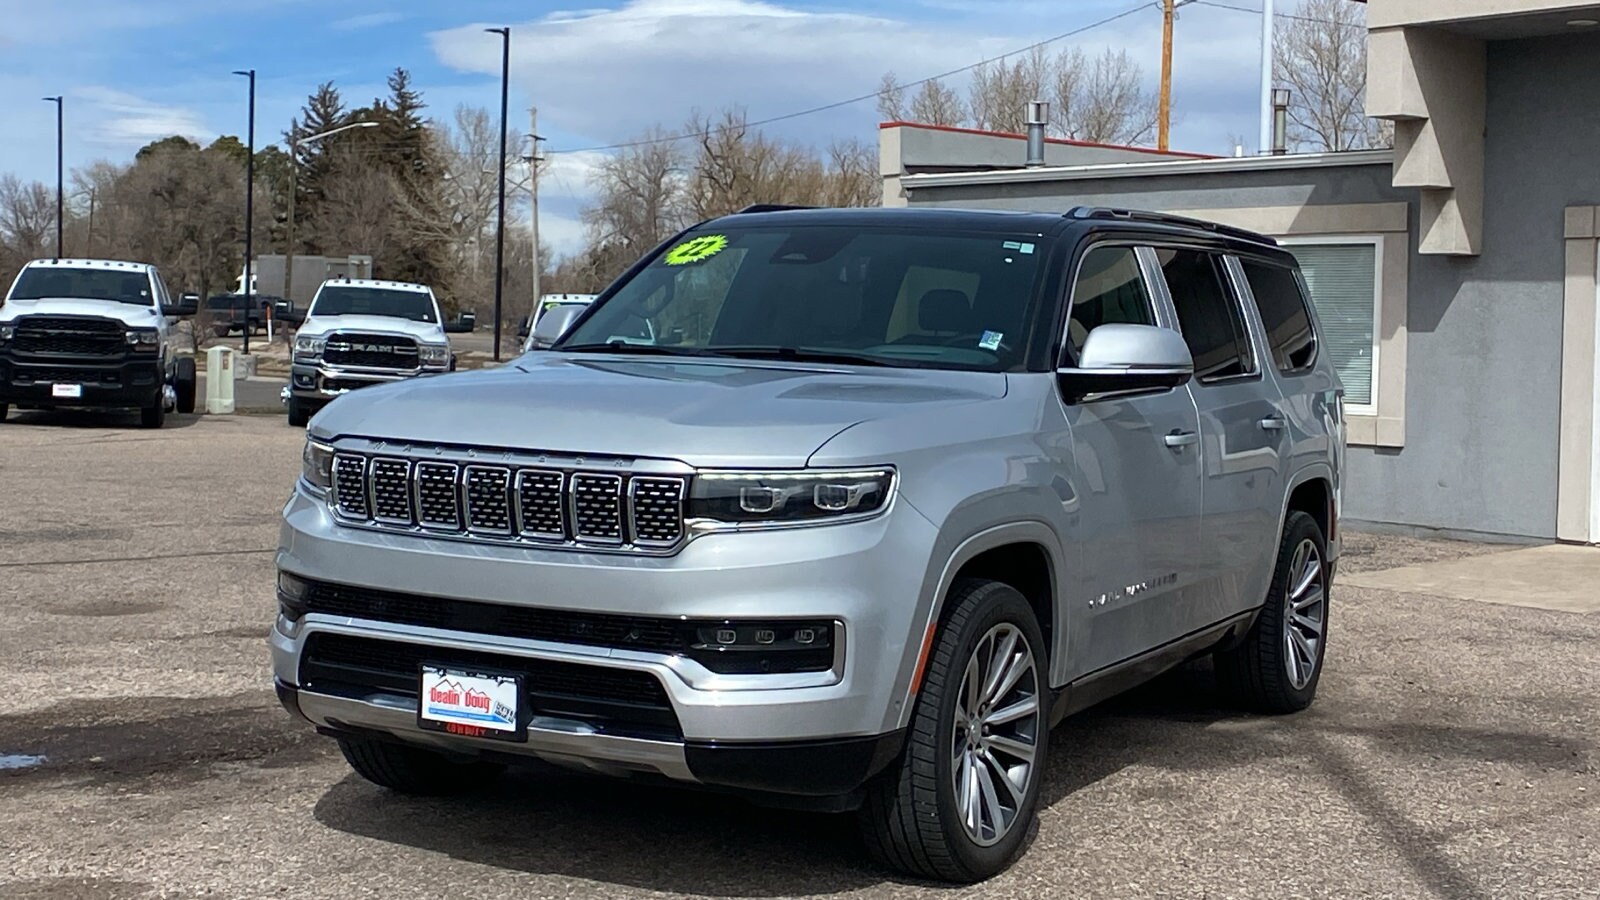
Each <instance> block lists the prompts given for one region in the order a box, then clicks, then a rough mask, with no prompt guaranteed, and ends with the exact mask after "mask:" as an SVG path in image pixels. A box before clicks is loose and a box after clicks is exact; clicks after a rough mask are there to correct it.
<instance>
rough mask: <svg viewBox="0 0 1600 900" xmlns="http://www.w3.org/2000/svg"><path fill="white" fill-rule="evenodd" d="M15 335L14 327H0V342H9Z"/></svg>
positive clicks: (15, 329) (15, 328)
mask: <svg viewBox="0 0 1600 900" xmlns="http://www.w3.org/2000/svg"><path fill="white" fill-rule="evenodd" d="M16 334H17V327H16V326H15V325H0V341H9V340H11V339H12V338H13V337H15V336H16Z"/></svg>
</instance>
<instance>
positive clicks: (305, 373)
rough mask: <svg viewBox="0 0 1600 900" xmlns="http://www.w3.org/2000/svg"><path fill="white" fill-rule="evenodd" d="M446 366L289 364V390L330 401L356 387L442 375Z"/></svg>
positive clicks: (304, 397) (297, 394) (311, 398)
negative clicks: (413, 367)
mask: <svg viewBox="0 0 1600 900" xmlns="http://www.w3.org/2000/svg"><path fill="white" fill-rule="evenodd" d="M447 371H449V367H448V366H423V367H421V368H418V369H404V370H397V369H364V368H357V367H346V366H330V365H327V364H325V363H294V364H292V365H291V366H290V367H289V392H290V393H291V394H292V395H294V396H296V397H299V398H300V399H302V400H320V401H324V402H325V401H329V400H332V399H334V398H335V397H338V396H340V395H342V394H347V393H349V392H350V391H353V390H355V389H357V388H363V387H369V386H371V385H374V384H387V383H388V382H391V381H404V380H406V379H408V378H416V377H417V376H419V375H442V374H444V373H445V372H447Z"/></svg>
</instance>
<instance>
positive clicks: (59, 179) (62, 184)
mask: <svg viewBox="0 0 1600 900" xmlns="http://www.w3.org/2000/svg"><path fill="white" fill-rule="evenodd" d="M44 101H45V102H46V103H54V104H55V105H56V259H60V258H61V254H62V252H63V251H62V249H61V230H62V222H64V221H65V220H66V201H65V200H64V199H63V197H64V191H65V189H66V177H65V176H64V175H63V174H62V173H63V168H62V164H61V160H62V154H61V136H62V114H61V107H62V106H63V104H64V103H65V102H66V101H65V98H63V97H46V98H44Z"/></svg>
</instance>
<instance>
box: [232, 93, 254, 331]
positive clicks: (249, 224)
mask: <svg viewBox="0 0 1600 900" xmlns="http://www.w3.org/2000/svg"><path fill="white" fill-rule="evenodd" d="M233 74H235V75H243V76H245V77H246V78H249V79H250V122H249V124H248V125H246V126H245V127H246V129H247V134H248V135H249V137H248V146H247V148H246V149H247V150H248V155H247V156H245V158H244V284H243V286H242V287H241V288H240V291H241V293H243V294H244V324H243V326H242V327H241V328H240V331H242V332H243V333H244V351H243V352H244V355H245V356H249V355H250V257H251V255H252V254H253V253H255V245H254V241H255V228H254V226H255V216H256V70H255V69H246V70H244V71H240V72H234V73H233Z"/></svg>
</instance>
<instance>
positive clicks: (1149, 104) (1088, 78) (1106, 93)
mask: <svg viewBox="0 0 1600 900" xmlns="http://www.w3.org/2000/svg"><path fill="white" fill-rule="evenodd" d="M1143 76H1144V73H1143V72H1141V71H1140V69H1139V64H1138V63H1136V62H1134V61H1133V59H1132V57H1130V56H1128V53H1127V51H1126V50H1109V49H1108V50H1107V51H1106V52H1105V53H1104V54H1102V55H1101V56H1099V57H1097V58H1096V59H1095V60H1094V61H1093V62H1092V63H1089V64H1088V66H1087V67H1086V71H1085V72H1084V74H1083V76H1082V80H1081V85H1082V87H1081V90H1079V91H1078V92H1077V93H1076V94H1074V95H1073V96H1072V97H1071V100H1070V102H1068V101H1066V99H1065V98H1062V100H1058V102H1062V103H1063V105H1068V106H1069V109H1070V110H1071V114H1070V119H1069V122H1068V129H1067V131H1066V136H1067V137H1069V138H1073V139H1075V140H1080V141H1095V142H1097V143H1102V144H1140V143H1148V142H1149V140H1150V137H1151V135H1152V134H1154V132H1155V129H1156V98H1155V97H1153V96H1151V94H1150V92H1148V91H1146V90H1145V89H1144V86H1143V84H1142V82H1143Z"/></svg>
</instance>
